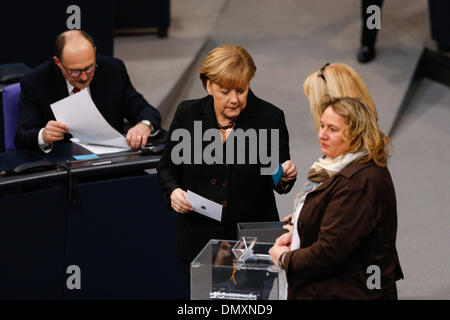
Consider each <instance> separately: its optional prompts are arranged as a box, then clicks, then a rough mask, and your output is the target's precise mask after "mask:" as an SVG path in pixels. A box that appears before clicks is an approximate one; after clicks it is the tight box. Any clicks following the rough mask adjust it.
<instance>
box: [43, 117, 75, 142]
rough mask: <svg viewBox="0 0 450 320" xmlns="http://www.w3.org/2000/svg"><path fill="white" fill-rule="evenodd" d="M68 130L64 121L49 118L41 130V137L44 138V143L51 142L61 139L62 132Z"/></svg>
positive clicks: (62, 137) (62, 136)
mask: <svg viewBox="0 0 450 320" xmlns="http://www.w3.org/2000/svg"><path fill="white" fill-rule="evenodd" d="M68 132H69V128H68V127H67V126H66V125H65V124H64V123H61V122H58V121H54V120H50V121H49V122H47V125H46V126H45V128H44V130H43V131H42V139H44V142H45V143H47V144H52V143H54V142H56V141H60V140H63V139H64V134H66V133H68Z"/></svg>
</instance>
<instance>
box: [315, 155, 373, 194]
mask: <svg viewBox="0 0 450 320" xmlns="http://www.w3.org/2000/svg"><path fill="white" fill-rule="evenodd" d="M373 165H375V164H374V163H373V161H369V162H365V163H360V162H359V161H358V160H355V161H353V162H352V163H350V164H349V165H348V166H346V167H345V168H344V169H342V170H341V171H339V172H338V173H336V174H335V175H334V176H333V177H332V178H330V179H327V180H326V181H324V182H323V183H322V184H321V185H320V186H318V187H317V189H314V190H313V191H312V192H317V191H321V190H324V189H326V188H328V187H329V186H330V184H331V183H333V182H334V180H336V178H337V177H338V176H344V177H346V178H351V177H352V176H353V175H354V174H355V173H357V172H358V171H360V170H362V169H364V168H367V167H370V166H373ZM312 192H311V193H312Z"/></svg>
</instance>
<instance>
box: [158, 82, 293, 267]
mask: <svg viewBox="0 0 450 320" xmlns="http://www.w3.org/2000/svg"><path fill="white" fill-rule="evenodd" d="M213 103H214V100H213V97H212V96H206V97H204V98H202V99H198V100H189V101H184V102H182V103H181V104H180V105H179V106H178V109H177V111H176V113H175V116H174V119H173V122H172V124H171V127H170V130H169V133H168V136H167V141H166V149H165V150H164V153H163V156H162V158H161V161H160V164H159V166H158V168H157V170H158V177H159V181H160V184H161V188H162V190H163V192H164V193H165V195H166V198H167V201H168V204H169V206H170V195H171V193H172V191H173V190H175V189H176V188H181V189H183V190H185V191H187V190H191V191H193V192H195V193H197V194H199V195H201V196H203V197H205V198H208V199H210V200H213V201H215V202H217V203H221V204H222V205H224V210H223V212H222V221H221V222H216V221H215V220H213V219H210V218H207V217H204V216H202V215H200V214H198V213H195V212H189V213H187V214H178V241H177V243H178V245H177V251H178V256H179V257H180V258H181V259H184V260H186V261H188V262H190V261H192V259H193V258H194V257H195V255H196V254H198V252H199V251H200V250H201V249H202V248H203V246H204V245H205V244H206V243H207V242H208V240H209V239H212V238H216V239H235V238H236V223H237V222H251V221H278V220H279V216H278V211H277V207H276V203H275V196H274V193H273V189H275V190H277V191H278V192H279V193H287V192H289V191H290V189H291V188H292V186H293V185H294V182H295V181H291V182H290V183H288V184H282V183H280V184H279V185H278V186H276V187H275V186H274V184H273V181H272V177H271V176H270V175H261V173H260V169H261V165H260V164H256V165H251V164H246V165H241V164H229V165H226V164H211V165H207V164H205V163H202V164H180V165H175V164H174V163H173V162H172V160H171V152H172V149H173V148H174V146H175V145H177V144H178V143H179V142H178V141H171V136H172V133H173V132H174V130H175V129H178V128H184V129H186V130H188V131H189V133H190V134H191V137H192V138H191V150H194V149H193V140H194V139H195V137H194V121H201V122H202V133H204V132H205V131H206V130H208V129H211V128H216V129H217V122H216V117H215V114H214V106H213ZM239 128H241V129H243V130H244V131H245V130H247V129H250V128H253V129H256V131H258V129H279V163H283V162H285V161H286V160H289V159H290V155H289V134H288V130H287V128H286V123H285V119H284V114H283V111H281V110H280V109H278V108H277V107H275V106H273V105H272V104H270V103H268V102H266V101H263V100H261V99H259V98H257V97H256V96H255V95H254V94H253V92H252V91H250V92H249V94H248V97H247V106H246V108H245V109H244V111H243V112H242V113H241V115H240V116H239V118H238V120H237V122H236V124H235V128H234V129H235V130H237V129H239ZM269 136H270V135H269ZM210 143H211V142H209V141H207V142H204V143H203V149H204V147H205V146H207V145H209V144H210ZM235 145H236V143H235ZM247 151H248V148H247ZM192 153H193V152H192ZM191 163H192V162H191ZM235 163H236V162H235ZM247 163H248V162H247Z"/></svg>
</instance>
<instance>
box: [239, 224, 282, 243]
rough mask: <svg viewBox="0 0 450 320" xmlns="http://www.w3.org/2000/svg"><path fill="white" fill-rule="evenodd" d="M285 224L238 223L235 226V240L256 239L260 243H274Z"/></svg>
mask: <svg viewBox="0 0 450 320" xmlns="http://www.w3.org/2000/svg"><path fill="white" fill-rule="evenodd" d="M285 224H286V222H280V221H273V222H272V221H271V222H240V223H238V224H237V233H238V234H237V238H238V239H241V238H242V237H256V238H258V241H260V242H269V243H275V240H276V239H277V238H278V237H279V236H281V235H282V234H283V233H285V232H287V230H286V229H283V226H284V225H285Z"/></svg>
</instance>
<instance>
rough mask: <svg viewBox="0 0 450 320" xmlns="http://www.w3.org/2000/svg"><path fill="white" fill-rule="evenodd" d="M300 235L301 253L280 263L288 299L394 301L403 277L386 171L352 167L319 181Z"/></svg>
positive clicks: (370, 166) (369, 166)
mask: <svg viewBox="0 0 450 320" xmlns="http://www.w3.org/2000/svg"><path fill="white" fill-rule="evenodd" d="M298 232H299V235H300V239H301V243H300V248H299V249H297V250H294V251H291V252H289V253H288V254H287V255H286V256H285V258H284V260H283V268H284V269H285V270H286V274H287V279H288V284H289V287H288V299H397V287H396V284H395V282H396V281H397V280H399V279H403V273H402V270H401V267H400V262H399V259H398V255H397V249H396V247H395V239H396V234H397V208H396V199H395V190H394V186H393V183H392V179H391V175H390V173H389V170H388V169H387V168H383V167H379V166H377V165H376V164H375V163H373V162H368V163H357V162H353V163H351V164H349V165H348V166H347V167H345V168H344V169H342V170H341V171H340V172H339V173H337V174H336V175H335V176H334V177H332V178H330V179H328V180H326V181H325V182H323V183H322V185H320V186H319V187H318V188H317V189H316V190H314V191H312V192H311V193H310V194H309V195H308V196H307V197H306V200H305V203H304V205H303V208H302V211H301V213H300V217H299V220H298ZM371 266H376V267H378V268H379V273H377V272H376V271H373V270H374V269H372V268H373V267H371ZM369 267H370V268H369ZM377 274H379V277H378V275H377ZM377 277H378V279H379V280H380V281H379V285H377V282H376V279H377ZM374 285H375V288H374ZM369 287H370V288H371V289H369ZM377 287H378V288H377Z"/></svg>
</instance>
